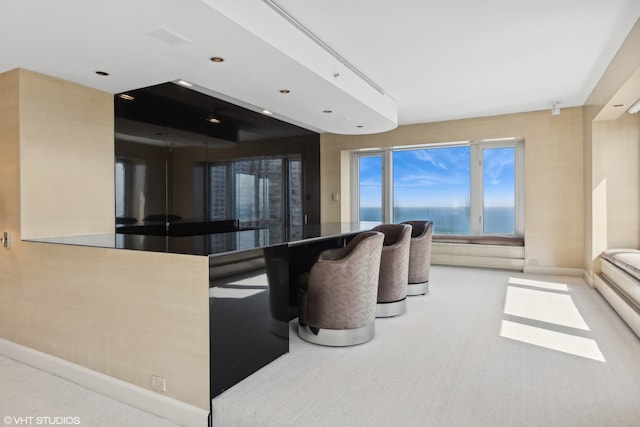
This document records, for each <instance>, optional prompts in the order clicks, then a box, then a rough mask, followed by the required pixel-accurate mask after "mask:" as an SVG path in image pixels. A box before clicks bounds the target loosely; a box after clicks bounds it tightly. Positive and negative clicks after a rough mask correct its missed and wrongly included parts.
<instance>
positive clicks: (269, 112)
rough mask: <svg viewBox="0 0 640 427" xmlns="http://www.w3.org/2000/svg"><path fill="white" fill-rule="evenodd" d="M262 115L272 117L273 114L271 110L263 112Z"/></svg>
mask: <svg viewBox="0 0 640 427" xmlns="http://www.w3.org/2000/svg"><path fill="white" fill-rule="evenodd" d="M262 114H266V115H267V116H270V115H272V114H273V113H272V112H271V111H269V110H262Z"/></svg>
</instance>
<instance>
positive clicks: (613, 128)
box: [592, 114, 640, 255]
mask: <svg viewBox="0 0 640 427" xmlns="http://www.w3.org/2000/svg"><path fill="white" fill-rule="evenodd" d="M592 132H593V147H592V156H593V159H594V162H593V169H592V177H593V203H594V205H593V206H594V209H595V210H596V211H597V212H598V215H595V216H594V217H595V218H596V219H597V222H596V223H595V224H594V225H595V229H594V231H595V232H594V241H593V248H594V249H595V255H598V254H599V253H601V252H602V251H603V250H605V249H607V248H638V247H640V246H639V245H640V167H639V164H640V117H638V116H631V115H629V114H624V115H622V116H621V117H620V118H619V119H617V120H608V121H596V122H594V123H593V131H592Z"/></svg>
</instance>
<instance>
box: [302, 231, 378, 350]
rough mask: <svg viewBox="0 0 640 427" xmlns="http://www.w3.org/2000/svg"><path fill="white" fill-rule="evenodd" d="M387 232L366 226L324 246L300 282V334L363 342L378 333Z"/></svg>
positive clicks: (331, 341)
mask: <svg viewBox="0 0 640 427" xmlns="http://www.w3.org/2000/svg"><path fill="white" fill-rule="evenodd" d="M383 241H384V235H383V234H382V233H379V232H377V231H365V232H362V233H359V234H358V235H357V236H356V237H354V238H353V239H352V240H351V241H350V242H349V243H348V244H347V246H345V247H343V248H338V249H327V250H325V251H323V252H322V253H321V254H320V256H319V257H318V260H317V261H316V262H315V263H314V264H313V266H312V267H311V271H310V272H309V274H308V275H306V277H304V278H303V280H302V283H301V287H300V314H299V316H298V335H299V336H300V337H301V338H302V339H304V340H306V341H309V342H312V343H315V344H321V345H327V346H348V345H356V344H361V343H364V342H366V341H369V340H370V339H372V338H373V337H374V335H375V323H374V322H375V317H376V295H377V291H378V276H379V271H380V256H381V252H382V243H383Z"/></svg>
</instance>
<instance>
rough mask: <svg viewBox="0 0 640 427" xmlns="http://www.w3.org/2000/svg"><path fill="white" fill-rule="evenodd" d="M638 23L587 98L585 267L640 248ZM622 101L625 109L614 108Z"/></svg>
mask: <svg viewBox="0 0 640 427" xmlns="http://www.w3.org/2000/svg"><path fill="white" fill-rule="evenodd" d="M639 51H640V22H638V23H636V25H635V26H634V28H633V29H632V30H631V32H630V33H629V35H628V36H627V39H626V40H625V42H624V43H623V45H622V46H621V48H620V50H619V51H618V52H617V53H616V55H615V57H614V59H613V61H612V62H611V64H610V65H609V67H608V68H607V71H606V72H605V74H604V75H603V76H602V78H601V79H600V81H599V82H598V85H597V86H596V88H595V89H594V90H593V92H592V93H591V95H590V96H589V99H588V100H587V102H586V106H585V108H584V110H585V120H584V133H585V139H584V146H585V151H584V154H585V162H584V163H585V172H586V173H585V188H587V189H588V190H589V191H586V192H585V237H586V239H585V261H584V264H585V269H586V270H587V271H588V272H589V273H592V272H598V271H599V269H600V267H599V264H598V261H597V259H598V255H599V254H600V253H601V252H602V251H603V250H605V249H607V248H614V247H621V246H624V247H634V248H638V247H640V224H639V222H640V175H639V173H638V169H639V168H638V162H639V161H640V114H636V115H635V116H631V115H629V114H627V113H626V110H627V109H628V108H629V106H630V105H631V104H633V103H634V102H636V101H637V100H638V99H639V98H640V55H638V52H639ZM615 105H624V107H615Z"/></svg>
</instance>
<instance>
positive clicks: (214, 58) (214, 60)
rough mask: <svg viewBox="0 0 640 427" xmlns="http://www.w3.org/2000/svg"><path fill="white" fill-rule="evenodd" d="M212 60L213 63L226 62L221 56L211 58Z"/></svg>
mask: <svg viewBox="0 0 640 427" xmlns="http://www.w3.org/2000/svg"><path fill="white" fill-rule="evenodd" d="M210 59H211V62H224V58H221V57H219V56H214V57H211V58H210Z"/></svg>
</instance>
